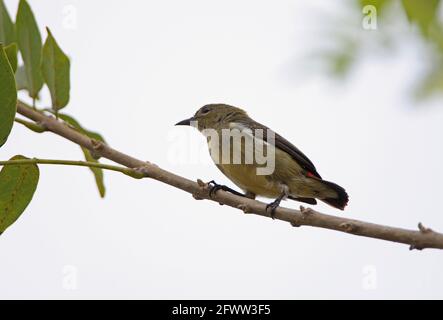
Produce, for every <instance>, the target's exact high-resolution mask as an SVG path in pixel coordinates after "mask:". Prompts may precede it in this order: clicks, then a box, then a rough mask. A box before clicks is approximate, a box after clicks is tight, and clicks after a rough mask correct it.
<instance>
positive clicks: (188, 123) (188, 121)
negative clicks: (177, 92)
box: [175, 117, 195, 126]
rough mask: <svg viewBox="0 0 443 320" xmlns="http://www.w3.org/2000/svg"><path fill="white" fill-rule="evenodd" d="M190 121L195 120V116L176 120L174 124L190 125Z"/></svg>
mask: <svg viewBox="0 0 443 320" xmlns="http://www.w3.org/2000/svg"><path fill="white" fill-rule="evenodd" d="M191 121H195V118H194V117H191V118H189V119H185V120H182V121H180V122H177V123H176V124H175V125H176V126H190V125H191Z"/></svg>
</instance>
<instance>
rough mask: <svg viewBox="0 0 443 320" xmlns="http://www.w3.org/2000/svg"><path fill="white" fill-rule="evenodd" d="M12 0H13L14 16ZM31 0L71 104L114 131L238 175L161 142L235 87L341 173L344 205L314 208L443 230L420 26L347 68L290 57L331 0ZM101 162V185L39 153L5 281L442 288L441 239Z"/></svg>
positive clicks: (56, 154)
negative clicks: (53, 42)
mask: <svg viewBox="0 0 443 320" xmlns="http://www.w3.org/2000/svg"><path fill="white" fill-rule="evenodd" d="M17 3H18V1H15V0H9V1H6V4H7V5H8V8H9V9H10V12H13V14H14V15H15V10H16V6H17ZM30 4H31V6H32V7H33V10H34V12H35V13H36V17H37V20H38V22H39V24H40V26H41V30H42V35H44V37H45V36H46V34H45V32H44V31H43V30H44V26H46V25H48V26H49V27H50V28H51V30H52V32H53V34H54V36H55V37H56V39H57V40H58V42H59V44H60V45H61V46H62V48H63V49H64V50H65V52H67V53H68V54H69V56H70V57H71V59H72V91H71V96H72V98H71V102H70V104H69V106H68V107H67V108H66V110H65V111H66V112H67V113H70V114H72V115H74V116H75V117H76V118H77V119H79V120H80V121H81V123H83V124H84V125H85V126H86V127H87V128H90V129H94V130H97V131H99V132H101V133H102V134H103V135H104V136H105V138H106V139H107V141H108V142H109V143H110V144H111V145H112V146H113V147H115V148H117V149H119V150H122V151H124V152H126V153H129V154H131V155H133V156H136V157H138V158H141V159H146V160H149V161H151V162H154V163H156V164H158V165H160V166H162V167H163V168H165V169H168V170H171V171H173V172H175V173H177V174H180V175H183V176H186V177H188V178H192V179H197V178H201V179H203V180H206V181H209V180H212V179H215V180H216V181H218V182H221V183H225V184H228V185H232V184H231V183H230V182H229V181H228V180H227V179H226V178H224V177H223V176H222V174H221V173H220V172H219V171H218V170H217V169H216V168H215V166H214V165H211V164H202V163H190V162H189V161H172V159H171V156H170V154H171V150H173V148H176V147H177V141H173V140H172V139H171V137H174V136H176V135H177V134H182V135H183V136H185V137H186V139H184V141H183V143H184V144H186V145H189V144H190V143H192V142H194V143H199V144H200V145H203V143H204V140H203V137H201V136H200V135H199V133H198V132H196V131H190V130H191V129H190V128H176V127H174V126H173V124H174V123H176V122H177V121H179V120H182V119H184V118H186V117H189V116H190V115H192V114H193V113H194V112H195V110H196V109H197V108H199V107H200V106H202V105H203V104H206V103H213V102H225V103H230V104H233V105H237V106H240V107H243V108H245V109H247V111H248V112H249V114H250V115H251V116H252V117H254V118H255V119H256V120H258V121H260V122H263V123H265V124H267V125H268V126H270V127H271V128H273V129H274V130H275V131H277V132H279V133H281V134H282V135H284V136H285V137H286V138H287V139H289V140H291V141H292V142H294V144H296V145H297V146H298V147H299V148H300V149H301V150H303V151H304V152H305V153H306V154H307V155H308V156H309V157H310V158H311V160H312V161H313V162H314V163H315V164H316V166H317V168H318V170H319V172H320V173H321V174H322V176H323V177H324V178H327V179H329V180H333V181H334V182H337V183H339V184H340V185H343V186H344V187H345V188H346V189H347V191H348V193H349V195H350V203H349V206H348V208H347V209H346V211H345V212H344V213H342V212H340V211H337V210H335V209H333V208H330V207H327V206H325V205H319V206H317V208H318V209H319V210H321V211H322V212H325V213H328V214H336V215H345V216H348V217H351V218H355V219H362V220H365V221H370V222H375V223H381V224H387V225H394V226H398V227H407V228H413V229H414V228H416V226H417V223H418V222H419V221H421V222H423V223H424V224H425V225H426V226H429V227H432V228H434V229H436V230H440V231H442V230H443V205H442V204H441V202H439V199H440V198H441V190H442V188H441V185H440V184H441V181H442V179H443V170H442V168H441V164H442V163H443V145H442V143H441V137H442V134H443V127H442V125H441V124H442V120H443V108H442V107H441V106H440V105H439V103H438V101H437V102H435V103H433V104H428V105H420V106H417V105H416V102H414V101H413V100H410V99H408V98H407V94H408V81H410V80H411V79H414V75H415V74H416V73H417V72H416V71H417V70H416V69H417V68H416V63H417V61H419V60H420V59H422V57H421V56H420V51H419V50H418V49H417V48H416V47H414V46H413V45H414V42H413V41H410V42H406V41H405V44H404V46H403V47H402V48H400V50H397V51H395V56H394V57H393V58H387V57H384V56H380V55H379V54H375V51H374V53H373V52H372V51H370V50H368V51H367V52H366V54H365V57H366V58H365V59H364V62H363V63H361V64H359V65H358V69H356V70H354V72H353V74H352V76H351V78H350V79H349V80H348V81H346V82H334V81H331V80H330V78H328V77H327V76H326V74H325V73H324V72H319V70H318V69H315V70H314V69H312V68H311V67H310V66H309V65H306V64H305V63H303V62H300V60H299V59H297V58H298V57H302V56H305V55H307V54H309V53H311V52H313V49H314V50H315V48H317V47H318V46H319V45H321V44H322V41H324V40H323V39H322V37H321V36H319V34H321V32H322V31H325V29H326V30H327V27H328V26H329V24H328V21H329V20H327V19H325V18H321V17H324V16H329V17H331V18H332V19H339V18H340V17H341V16H342V13H343V11H340V10H341V9H340V7H339V6H338V4H343V2H342V1H330V0H329V1H326V0H324V1H319V0H318V1H273V2H269V1H268V2H264V1H263V2H258V1H252V0H251V1H241V2H240V1H233V0H232V1H231V0H224V1H203V0H201V1H197V0H189V1H135V0H133V1H126V2H125V3H124V4H122V2H121V1H104V0H100V1H97V0H96V1H85V0H83V1H80V0H73V1H66V0H60V1H57V2H55V1H49V0H44V1H30ZM73 9H75V10H74V11H75V17H74V21H73V20H72V19H71V18H72V17H73V16H71V15H70V14H72V12H73V11H72V10H73ZM357 19H359V17H357ZM72 22H73V23H74V24H72ZM345 26H346V25H345ZM347 28H348V29H349V30H350V29H351V28H357V29H358V28H359V25H358V24H357V25H349V26H347ZM351 32H352V30H351ZM359 32H360V33H359ZM368 32H369V31H368ZM375 32H377V31H375ZM355 33H356V34H361V30H356V31H355ZM371 39H372V38H371V36H370V35H368V41H371ZM408 43H410V44H408ZM369 47H370V46H369ZM391 54H392V55H394V53H391ZM411 69H412V70H411ZM411 75H412V76H411ZM43 97H44V99H43V103H42V106H46V105H47V104H48V103H49V100H48V94H47V92H45V93H44V94H43ZM15 154H25V155H27V156H30V157H40V158H59V159H81V157H82V155H81V152H80V149H79V148H78V147H77V146H75V145H73V144H71V143H69V142H67V141H64V140H63V139H61V138H58V137H56V136H54V135H52V134H49V133H46V134H43V135H37V134H34V133H32V132H30V131H27V130H26V129H24V128H22V127H20V126H15V128H14V129H13V133H12V135H11V136H10V139H9V142H8V143H7V145H5V147H4V148H2V149H1V150H0V155H1V156H0V158H2V159H6V158H9V157H10V156H13V155H15ZM204 157H206V158H205V159H206V160H208V159H209V154H208V153H204ZM185 159H189V158H186V157H185ZM105 179H106V186H107V195H106V198H105V199H104V200H101V199H100V198H99V197H98V192H97V190H96V187H95V185H94V181H93V178H92V175H91V174H90V172H89V171H88V170H87V169H84V168H71V167H69V168H68V167H67V168H65V167H47V166H46V167H43V166H42V167H41V180H40V184H39V186H38V190H37V192H36V194H35V196H34V200H33V201H32V203H31V204H30V206H29V207H28V208H27V210H26V212H25V213H24V214H23V216H22V217H21V218H20V220H19V221H18V222H17V223H16V224H14V225H13V226H12V227H11V228H10V229H8V230H7V232H5V233H4V234H3V235H2V237H1V241H0V252H1V255H2V259H1V263H0V298H189V299H193V298H251V299H254V298H263V299H273V298H285V299H286V298H290V299H293V298H358V299H360V298H443V292H442V288H443V274H442V272H441V265H442V263H443V256H442V253H441V252H439V251H433V250H426V251H423V252H418V251H413V252H410V251H408V248H407V246H404V245H397V244H393V243H388V242H383V241H378V240H373V239H365V238H359V237H355V236H351V235H346V234H341V233H337V232H333V231H327V230H321V229H312V228H308V227H303V228H292V227H290V226H289V224H287V223H283V222H278V221H271V220H269V219H265V218H262V217H258V216H245V215H243V214H241V213H240V211H238V210H234V209H230V208H227V207H221V206H219V205H217V204H216V203H213V202H209V201H199V202H197V201H194V200H193V199H192V197H191V196H190V195H189V194H186V193H184V192H182V191H180V190H177V189H174V188H171V187H169V186H167V185H163V184H161V183H158V182H156V181H150V180H143V181H136V180H131V179H130V178H128V177H126V176H123V175H119V174H116V173H109V172H106V176H105ZM284 205H285V206H288V207H293V208H297V206H298V203H295V202H285V203H284ZM368 272H369V276H368ZM73 278H75V279H76V281H74V282H76V283H75V284H76V286H74V287H72V286H70V285H69V284H72V282H70V280H72V279H73ZM373 280H374V281H375V282H371V281H373ZM368 283H369V285H368ZM374 283H375V287H374V286H372V285H371V284H374Z"/></svg>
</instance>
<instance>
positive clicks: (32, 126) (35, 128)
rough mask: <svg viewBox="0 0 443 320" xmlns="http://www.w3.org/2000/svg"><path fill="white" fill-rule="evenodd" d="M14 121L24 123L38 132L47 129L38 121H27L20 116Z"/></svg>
mask: <svg viewBox="0 0 443 320" xmlns="http://www.w3.org/2000/svg"><path fill="white" fill-rule="evenodd" d="M14 121H15V122H17V123H20V124H22V125H24V126H25V127H26V128H28V129H29V130H32V131H34V132H37V133H42V132H45V131H46V129H45V127H44V126H41V125H39V124H37V123H33V122H30V121H26V120H23V119H20V118H15V120H14Z"/></svg>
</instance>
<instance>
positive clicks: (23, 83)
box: [15, 65, 29, 91]
mask: <svg viewBox="0 0 443 320" xmlns="http://www.w3.org/2000/svg"><path fill="white" fill-rule="evenodd" d="M15 85H16V86H17V90H28V91H29V86H28V80H27V79H26V71H25V66H24V65H21V66H18V68H17V70H16V71H15Z"/></svg>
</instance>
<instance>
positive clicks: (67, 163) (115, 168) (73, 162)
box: [0, 158, 146, 179]
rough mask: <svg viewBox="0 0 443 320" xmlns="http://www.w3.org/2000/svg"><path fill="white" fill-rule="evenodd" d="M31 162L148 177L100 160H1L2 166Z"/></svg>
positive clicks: (134, 176) (136, 177)
mask: <svg viewBox="0 0 443 320" xmlns="http://www.w3.org/2000/svg"><path fill="white" fill-rule="evenodd" d="M29 164H51V165H64V166H78V167H90V168H101V169H105V170H110V171H116V172H121V173H123V174H125V175H127V176H130V177H132V178H135V179H142V178H145V177H146V176H145V175H144V174H143V173H141V172H138V171H136V170H134V169H131V168H125V167H120V166H114V165H110V164H104V163H99V162H88V161H77V160H52V159H37V158H32V159H20V160H8V161H0V166H11V165H29Z"/></svg>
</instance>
